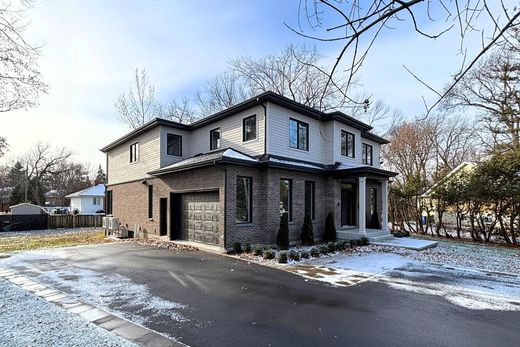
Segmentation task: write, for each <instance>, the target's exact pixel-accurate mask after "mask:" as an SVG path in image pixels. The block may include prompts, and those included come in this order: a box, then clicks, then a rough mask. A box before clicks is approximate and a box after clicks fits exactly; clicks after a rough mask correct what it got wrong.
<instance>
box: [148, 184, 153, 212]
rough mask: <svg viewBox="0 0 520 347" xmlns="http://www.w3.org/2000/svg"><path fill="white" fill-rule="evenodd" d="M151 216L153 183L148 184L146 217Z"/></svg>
mask: <svg viewBox="0 0 520 347" xmlns="http://www.w3.org/2000/svg"><path fill="white" fill-rule="evenodd" d="M152 218H153V184H150V185H149V186H148V219H152Z"/></svg>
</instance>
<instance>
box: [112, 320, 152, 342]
mask: <svg viewBox="0 0 520 347" xmlns="http://www.w3.org/2000/svg"><path fill="white" fill-rule="evenodd" d="M125 323H126V324H124V325H122V326H120V327H119V328H116V329H114V330H112V332H113V333H116V334H117V335H119V336H122V337H124V338H125V339H128V340H137V339H138V338H140V337H143V336H144V335H146V334H148V333H149V332H150V330H148V329H145V328H143V327H140V326H138V325H135V324H132V323H129V322H125Z"/></svg>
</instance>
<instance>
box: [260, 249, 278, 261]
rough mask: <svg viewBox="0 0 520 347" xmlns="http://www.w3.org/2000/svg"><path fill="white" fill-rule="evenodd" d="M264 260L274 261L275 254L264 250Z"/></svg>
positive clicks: (270, 250) (269, 250)
mask: <svg viewBox="0 0 520 347" xmlns="http://www.w3.org/2000/svg"><path fill="white" fill-rule="evenodd" d="M263 256H264V259H274V257H275V253H274V251H273V250H272V249H264V253H263Z"/></svg>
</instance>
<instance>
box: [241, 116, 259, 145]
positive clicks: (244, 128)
mask: <svg viewBox="0 0 520 347" xmlns="http://www.w3.org/2000/svg"><path fill="white" fill-rule="evenodd" d="M251 119H253V126H254V137H253V138H250V139H247V138H246V136H247V134H248V133H247V132H246V122H247V121H248V120H251ZM257 130H258V129H257V127H256V114H254V115H252V116H249V117H246V118H244V119H242V142H247V141H253V140H256V139H257Z"/></svg>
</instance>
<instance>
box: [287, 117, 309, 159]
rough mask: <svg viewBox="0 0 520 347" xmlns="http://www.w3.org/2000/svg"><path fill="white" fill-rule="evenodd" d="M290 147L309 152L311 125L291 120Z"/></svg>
mask: <svg viewBox="0 0 520 347" xmlns="http://www.w3.org/2000/svg"><path fill="white" fill-rule="evenodd" d="M289 147H291V148H296V149H301V150H304V151H308V150H309V124H307V123H304V122H301V121H299V120H296V119H292V118H289Z"/></svg>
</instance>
